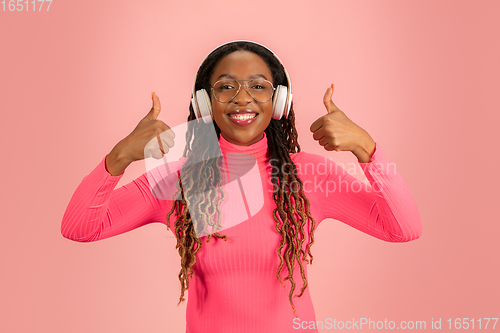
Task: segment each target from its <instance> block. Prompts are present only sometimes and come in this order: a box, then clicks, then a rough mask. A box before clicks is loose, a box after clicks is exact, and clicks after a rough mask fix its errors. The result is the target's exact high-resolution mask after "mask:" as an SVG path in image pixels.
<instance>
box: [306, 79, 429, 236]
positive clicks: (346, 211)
mask: <svg viewBox="0 0 500 333" xmlns="http://www.w3.org/2000/svg"><path fill="white" fill-rule="evenodd" d="M332 94H333V85H332V86H331V87H329V88H328V89H327V91H326V93H325V97H324V100H323V102H324V104H325V107H326V108H327V111H328V113H327V114H326V115H325V116H322V117H321V118H319V119H318V120H316V121H315V122H314V123H313V124H312V125H311V127H310V130H311V132H313V133H314V134H313V138H314V139H315V140H317V141H319V144H320V145H321V146H323V147H324V148H325V149H326V150H328V151H332V150H335V151H351V152H352V153H353V154H354V155H355V156H356V157H357V159H358V162H359V165H360V167H361V169H362V170H363V172H364V173H365V176H366V178H367V179H368V181H369V182H370V185H371V186H368V185H365V183H363V182H361V181H359V180H358V179H357V178H355V177H353V176H352V175H350V174H349V173H347V172H346V171H345V170H344V169H343V168H335V169H336V170H338V172H336V173H335V174H329V175H328V176H327V179H326V184H325V186H328V184H330V185H329V186H330V187H331V186H332V185H335V188H336V191H335V193H333V195H332V194H330V196H328V191H327V192H326V193H327V195H326V196H320V198H321V199H323V200H324V202H322V205H321V206H322V209H323V212H324V214H325V217H329V218H334V219H337V220H340V221H342V222H344V223H347V224H349V225H351V226H352V227H354V228H356V229H358V230H360V231H362V232H365V233H367V234H370V235H372V236H374V237H377V238H379V239H382V240H385V241H389V242H408V241H411V240H414V239H416V238H418V237H420V236H421V235H422V222H421V219H420V215H419V212H418V208H417V206H416V204H415V201H414V200H413V197H412V195H411V193H410V191H409V189H408V187H407V186H406V184H405V182H404V180H403V177H401V175H399V174H398V173H397V172H396V169H395V166H394V164H393V163H389V161H388V160H387V158H386V156H385V155H384V154H383V153H382V151H381V150H380V148H379V147H377V145H376V143H375V141H374V140H373V139H372V138H371V136H370V135H369V134H368V133H367V132H366V131H365V130H364V129H362V128H361V127H359V126H358V125H356V124H355V123H354V122H352V121H351V120H350V119H349V118H347V116H346V115H345V114H344V112H342V111H341V110H340V109H338V108H337V106H335V104H334V103H333V101H332V100H331V96H332ZM330 162H331V161H330ZM331 163H333V162H331Z"/></svg>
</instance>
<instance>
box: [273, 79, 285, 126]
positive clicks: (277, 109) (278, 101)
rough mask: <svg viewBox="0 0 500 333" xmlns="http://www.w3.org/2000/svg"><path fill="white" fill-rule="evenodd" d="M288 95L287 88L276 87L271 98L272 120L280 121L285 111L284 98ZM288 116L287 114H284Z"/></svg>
mask: <svg viewBox="0 0 500 333" xmlns="http://www.w3.org/2000/svg"><path fill="white" fill-rule="evenodd" d="M287 94H288V88H287V87H286V86H278V87H276V91H275V93H274V98H273V115H272V117H273V119H278V120H279V119H281V117H283V112H284V111H285V104H286V96H287ZM286 115H287V116H288V112H287V113H286Z"/></svg>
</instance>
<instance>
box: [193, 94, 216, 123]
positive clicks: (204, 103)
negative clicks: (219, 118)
mask: <svg viewBox="0 0 500 333" xmlns="http://www.w3.org/2000/svg"><path fill="white" fill-rule="evenodd" d="M196 100H197V101H198V107H199V115H200V117H201V118H203V120H204V121H205V123H207V124H208V123H211V122H212V104H211V103H210V97H209V96H208V93H207V91H206V90H205V89H200V90H198V91H196ZM198 118H199V117H198Z"/></svg>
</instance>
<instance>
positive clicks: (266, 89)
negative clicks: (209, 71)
mask: <svg viewBox="0 0 500 333" xmlns="http://www.w3.org/2000/svg"><path fill="white" fill-rule="evenodd" d="M247 82H248V83H247V84H248V93H249V94H250V96H252V97H253V98H254V99H255V100H256V101H257V102H261V103H265V102H267V101H269V100H270V99H271V97H272V96H273V91H274V89H273V85H272V84H271V83H270V82H269V81H266V80H260V79H259V80H250V81H247ZM239 87H240V85H239V84H238V82H237V81H236V80H220V81H217V82H216V83H215V85H214V86H213V89H214V95H215V98H217V100H218V101H219V102H221V103H226V102H229V101H230V100H231V99H233V97H235V96H236V93H237V92H238V88H239Z"/></svg>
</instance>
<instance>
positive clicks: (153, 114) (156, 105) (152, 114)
mask: <svg viewBox="0 0 500 333" xmlns="http://www.w3.org/2000/svg"><path fill="white" fill-rule="evenodd" d="M151 99H152V100H153V107H152V108H151V110H150V111H149V113H148V114H147V116H146V117H148V118H150V119H152V120H156V118H158V115H159V114H160V111H161V104H160V98H159V97H158V95H156V94H155V92H152V93H151Z"/></svg>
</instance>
